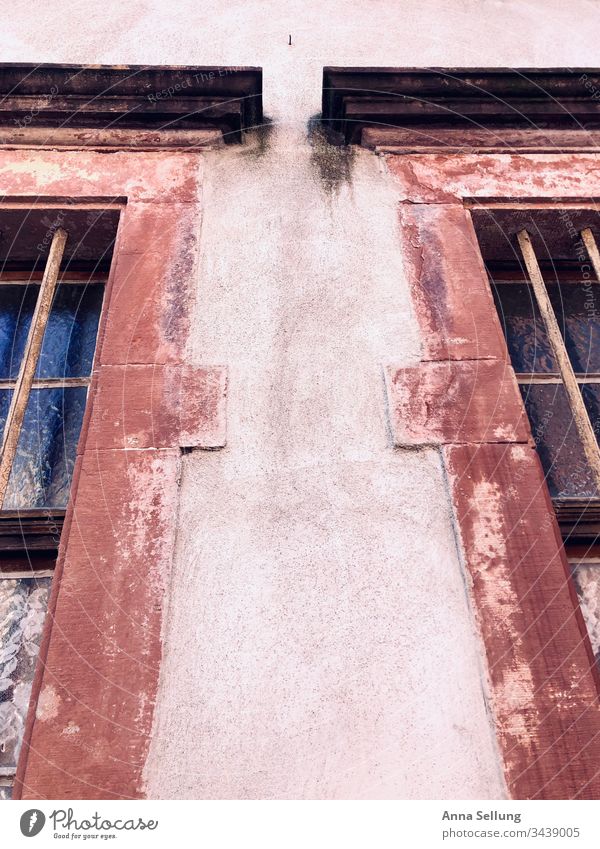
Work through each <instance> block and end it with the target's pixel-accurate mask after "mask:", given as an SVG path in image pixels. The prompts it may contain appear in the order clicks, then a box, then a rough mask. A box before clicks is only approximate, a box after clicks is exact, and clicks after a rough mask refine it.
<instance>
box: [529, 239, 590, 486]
mask: <svg viewBox="0 0 600 849" xmlns="http://www.w3.org/2000/svg"><path fill="white" fill-rule="evenodd" d="M581 237H582V239H583V242H584V244H585V246H586V250H587V251H588V254H589V255H590V260H591V262H592V265H593V266H594V270H595V272H596V275H597V277H598V279H599V280H600V275H599V274H598V271H600V255H599V254H598V248H597V245H596V240H595V238H594V235H593V233H592V231H591V230H584V231H583V232H582V233H581ZM517 239H518V242H519V247H520V248H521V253H522V255H523V261H524V262H525V267H526V268H527V273H528V275H529V280H530V281H531V285H532V288H533V293H534V296H535V299H536V302H537V305H538V308H539V311H540V315H541V318H542V322H543V324H544V327H545V330H546V333H547V334H548V340H549V342H550V346H551V348H552V351H553V353H554V357H555V359H556V362H557V363H558V368H559V372H560V376H559V377H557V376H556V375H555V376H553V382H554V381H555V382H557V383H562V384H563V385H564V387H565V391H566V393H567V398H568V401H569V406H570V408H571V412H572V414H573V421H574V423H575V427H576V429H577V432H578V434H579V438H580V439H581V442H582V445H583V450H584V452H585V456H586V459H587V461H588V463H589V466H590V470H591V472H592V475H593V477H594V481H595V483H596V487H597V489H598V491H599V492H600V448H599V447H598V441H597V439H596V434H595V433H594V429H593V427H592V423H591V421H590V417H589V415H588V412H587V410H586V407H585V404H584V401H583V396H582V394H581V391H580V389H579V384H580V383H584V382H591V381H587V379H585V380H584V379H582V377H580V376H577V375H576V374H575V372H574V371H573V366H572V365H571V360H570V359H569V355H568V353H567V348H566V345H565V342H564V339H563V337H562V334H561V332H560V328H559V326H558V322H557V320H556V316H555V315H554V310H553V309H552V304H551V302H550V296H549V295H548V290H547V288H546V284H545V282H544V278H543V276H542V273H541V271H540V266H539V263H538V260H537V257H536V255H535V251H534V248H533V244H532V242H531V237H530V235H529V233H528V232H527V230H521V231H520V232H519V233H518V234H517Z"/></svg>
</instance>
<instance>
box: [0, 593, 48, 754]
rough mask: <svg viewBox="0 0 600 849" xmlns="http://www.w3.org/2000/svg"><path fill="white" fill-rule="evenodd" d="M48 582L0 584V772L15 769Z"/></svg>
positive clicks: (44, 610) (46, 598)
mask: <svg viewBox="0 0 600 849" xmlns="http://www.w3.org/2000/svg"><path fill="white" fill-rule="evenodd" d="M50 582H51V578H14V579H2V580H0V768H2V769H4V770H8V769H14V768H15V767H16V764H17V758H18V756H19V749H20V747H21V740H22V738H23V726H24V723H25V716H26V714H27V707H28V705H29V696H30V694H31V683H32V681H33V673H34V670H35V663H36V659H37V655H38V651H39V647H40V637H41V634H42V627H43V624H44V617H45V615H46V608H47V606H48V595H49V592H50Z"/></svg>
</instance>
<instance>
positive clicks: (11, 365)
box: [0, 283, 104, 379]
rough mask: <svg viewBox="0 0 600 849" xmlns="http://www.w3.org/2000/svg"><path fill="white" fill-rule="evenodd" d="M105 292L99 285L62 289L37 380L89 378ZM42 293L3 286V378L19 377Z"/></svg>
mask: <svg viewBox="0 0 600 849" xmlns="http://www.w3.org/2000/svg"><path fill="white" fill-rule="evenodd" d="M103 290H104V287H103V286H102V285H100V284H97V283H94V284H90V285H85V284H82V285H79V284H73V283H70V284H68V285H62V286H59V287H58V289H57V291H56V295H55V297H54V302H53V304H52V310H51V312H50V317H49V319H48V325H47V327H46V332H45V334H44V341H43V344H42V350H41V353H40V359H39V362H38V367H37V371H36V377H41V378H44V377H88V375H89V374H90V372H91V370H92V362H93V359H94V350H95V347H96V335H97V333H98V322H99V319H100V310H101V308H102V296H103ZM39 291H40V287H39V285H37V284H32V285H30V286H6V285H4V286H0V379H2V378H4V379H6V378H9V377H13V378H14V377H16V376H17V374H18V372H19V368H20V365H21V360H22V358H23V352H24V350H25V343H26V341H27V334H28V333H29V328H30V326H31V317H32V315H33V310H34V308H35V304H36V300H37V297H38V295H39Z"/></svg>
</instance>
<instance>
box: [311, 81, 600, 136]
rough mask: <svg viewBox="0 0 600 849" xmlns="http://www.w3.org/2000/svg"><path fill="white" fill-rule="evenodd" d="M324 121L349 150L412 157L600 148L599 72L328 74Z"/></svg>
mask: <svg viewBox="0 0 600 849" xmlns="http://www.w3.org/2000/svg"><path fill="white" fill-rule="evenodd" d="M323 121H324V123H325V125H326V126H327V127H328V128H329V129H330V130H331V131H333V132H335V133H337V134H338V137H339V140H340V141H342V142H344V143H346V144H361V143H362V144H364V145H365V146H368V147H375V148H385V147H390V148H398V149H401V150H402V152H407V151H409V150H425V151H426V150H446V151H453V150H467V149H477V150H484V149H490V150H507V149H514V148H518V149H519V150H525V149H531V150H542V149H544V150H549V151H556V150H557V149H566V150H570V151H571V150H576V149H580V148H581V149H584V150H589V149H590V148H594V147H600V143H599V138H600V137H599V133H600V70H598V69H589V68H579V69H573V68H568V69H547V70H546V69H539V68H537V69H530V68H524V69H510V68H324V70H323Z"/></svg>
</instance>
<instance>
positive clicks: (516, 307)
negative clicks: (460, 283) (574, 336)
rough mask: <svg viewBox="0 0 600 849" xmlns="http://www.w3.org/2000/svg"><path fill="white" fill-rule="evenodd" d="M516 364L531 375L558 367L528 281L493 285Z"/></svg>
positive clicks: (553, 370) (513, 364)
mask: <svg viewBox="0 0 600 849" xmlns="http://www.w3.org/2000/svg"><path fill="white" fill-rule="evenodd" d="M492 291H493V293H494V300H495V302H496V308H497V310H498V316H499V318H500V323H501V324H502V329H503V330H504V335H505V337H506V344H507V346H508V351H509V354H510V360H511V363H512V367H513V368H514V370H515V371H516V372H521V373H523V374H530V373H533V372H536V373H538V374H541V373H546V374H547V373H549V372H556V371H557V370H558V368H557V365H556V363H555V361H554V355H553V353H552V348H551V347H550V342H549V341H548V336H547V334H546V330H545V328H544V325H543V323H542V319H541V316H540V313H539V310H538V306H537V303H536V301H535V296H534V294H533V289H532V287H531V286H529V285H527V284H525V283H500V284H497V285H492Z"/></svg>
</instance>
